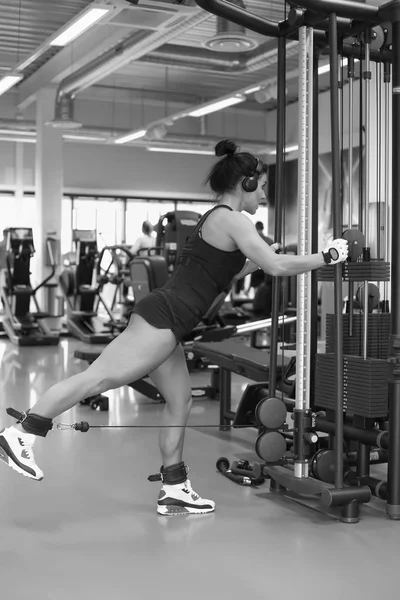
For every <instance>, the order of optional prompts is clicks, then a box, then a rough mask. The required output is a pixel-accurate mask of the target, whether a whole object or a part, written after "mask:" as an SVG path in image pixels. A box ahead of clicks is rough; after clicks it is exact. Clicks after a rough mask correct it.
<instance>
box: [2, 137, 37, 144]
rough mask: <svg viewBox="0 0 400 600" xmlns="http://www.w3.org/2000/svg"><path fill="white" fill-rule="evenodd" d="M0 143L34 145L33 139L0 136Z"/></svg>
mask: <svg viewBox="0 0 400 600" xmlns="http://www.w3.org/2000/svg"><path fill="white" fill-rule="evenodd" d="M0 141H1V142H21V143H23V144H36V138H35V137H17V138H16V137H15V136H8V135H0Z"/></svg>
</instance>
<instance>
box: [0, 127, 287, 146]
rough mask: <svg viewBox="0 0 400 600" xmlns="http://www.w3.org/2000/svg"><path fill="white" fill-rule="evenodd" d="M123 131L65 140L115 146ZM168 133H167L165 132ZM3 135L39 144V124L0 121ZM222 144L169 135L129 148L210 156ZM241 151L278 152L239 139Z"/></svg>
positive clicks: (88, 130)
mask: <svg viewBox="0 0 400 600" xmlns="http://www.w3.org/2000/svg"><path fill="white" fill-rule="evenodd" d="M123 133H124V131H123V130H120V131H118V130H115V129H110V128H106V127H85V126H84V127H82V128H81V129H80V130H79V131H73V132H69V131H66V132H65V133H64V134H63V138H64V139H65V140H66V141H67V142H68V141H75V142H78V143H79V142H80V143H98V144H113V142H114V140H115V137H116V136H118V135H121V134H123ZM165 133H166V132H165ZM23 134H26V137H27V138H28V139H23ZM4 136H6V137H7V139H8V140H9V141H15V142H18V141H31V142H35V141H36V123H35V121H20V120H11V119H0V139H2V138H3V137H4ZM218 141H219V137H213V136H211V135H195V134H190V135H185V134H179V135H167V136H165V137H163V135H161V136H154V137H153V139H151V140H149V139H138V140H133V141H132V142H130V143H129V146H132V147H140V148H148V147H153V148H159V149H163V148H176V149H187V150H193V151H196V150H210V154H211V153H212V154H213V153H214V147H215V144H216V143H217V142H218ZM238 143H239V145H240V146H241V147H242V148H245V149H247V150H248V151H252V152H254V153H260V154H261V153H263V154H272V153H273V152H274V151H275V149H276V144H275V142H268V141H263V140H245V139H243V140H238Z"/></svg>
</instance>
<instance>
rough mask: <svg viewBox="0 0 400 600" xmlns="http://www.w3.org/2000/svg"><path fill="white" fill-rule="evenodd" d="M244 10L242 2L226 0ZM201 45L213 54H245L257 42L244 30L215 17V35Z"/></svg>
mask: <svg viewBox="0 0 400 600" xmlns="http://www.w3.org/2000/svg"><path fill="white" fill-rule="evenodd" d="M227 1H228V2H230V3H231V4H235V5H236V6H238V7H240V8H243V9H245V8H246V7H245V4H244V2H243V0H227ZM203 45H204V46H205V47H206V48H208V49H209V50H213V51H214V52H246V51H249V50H252V49H253V48H255V47H256V46H257V42H256V41H255V40H254V39H252V38H250V37H249V36H248V35H247V34H246V28H245V27H243V25H238V24H236V23H232V22H231V21H227V19H223V18H222V17H217V33H216V35H214V36H213V37H212V38H209V39H208V40H205V41H204V42H203Z"/></svg>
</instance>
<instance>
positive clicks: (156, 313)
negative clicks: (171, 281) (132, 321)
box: [132, 290, 201, 342]
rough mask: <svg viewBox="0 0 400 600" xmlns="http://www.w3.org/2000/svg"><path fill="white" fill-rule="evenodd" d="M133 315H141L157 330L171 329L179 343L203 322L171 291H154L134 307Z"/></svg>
mask: <svg viewBox="0 0 400 600" xmlns="http://www.w3.org/2000/svg"><path fill="white" fill-rule="evenodd" d="M132 312H133V313H135V314H137V315H140V316H141V317H142V318H143V319H144V320H145V321H147V323H149V324H150V325H152V326H153V327H156V328H157V329H170V330H171V331H172V333H173V334H174V335H175V337H176V340H177V342H181V341H182V340H183V339H185V338H186V337H187V336H188V335H189V334H190V333H191V332H192V331H193V329H194V328H195V327H196V325H197V324H198V323H199V321H200V320H201V315H200V316H199V315H196V314H194V313H193V312H192V311H191V310H190V309H189V308H188V307H187V306H186V304H184V303H183V302H182V300H180V298H179V297H178V296H177V295H176V294H175V293H174V292H171V291H169V290H154V291H152V292H150V294H147V296H145V297H144V298H142V299H141V300H139V302H138V303H137V304H136V306H135V307H134V309H133V311H132Z"/></svg>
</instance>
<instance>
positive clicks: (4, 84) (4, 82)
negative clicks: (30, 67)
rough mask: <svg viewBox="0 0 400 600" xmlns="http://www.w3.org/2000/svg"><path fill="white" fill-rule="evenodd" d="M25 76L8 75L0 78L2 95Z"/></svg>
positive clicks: (0, 92)
mask: <svg viewBox="0 0 400 600" xmlns="http://www.w3.org/2000/svg"><path fill="white" fill-rule="evenodd" d="M22 78H23V75H22V74H15V75H6V76H5V77H2V78H1V79H0V96H1V94H4V93H5V92H7V91H8V90H9V89H10V88H12V87H13V86H14V85H15V84H17V83H19V82H20V81H21V79H22Z"/></svg>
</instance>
